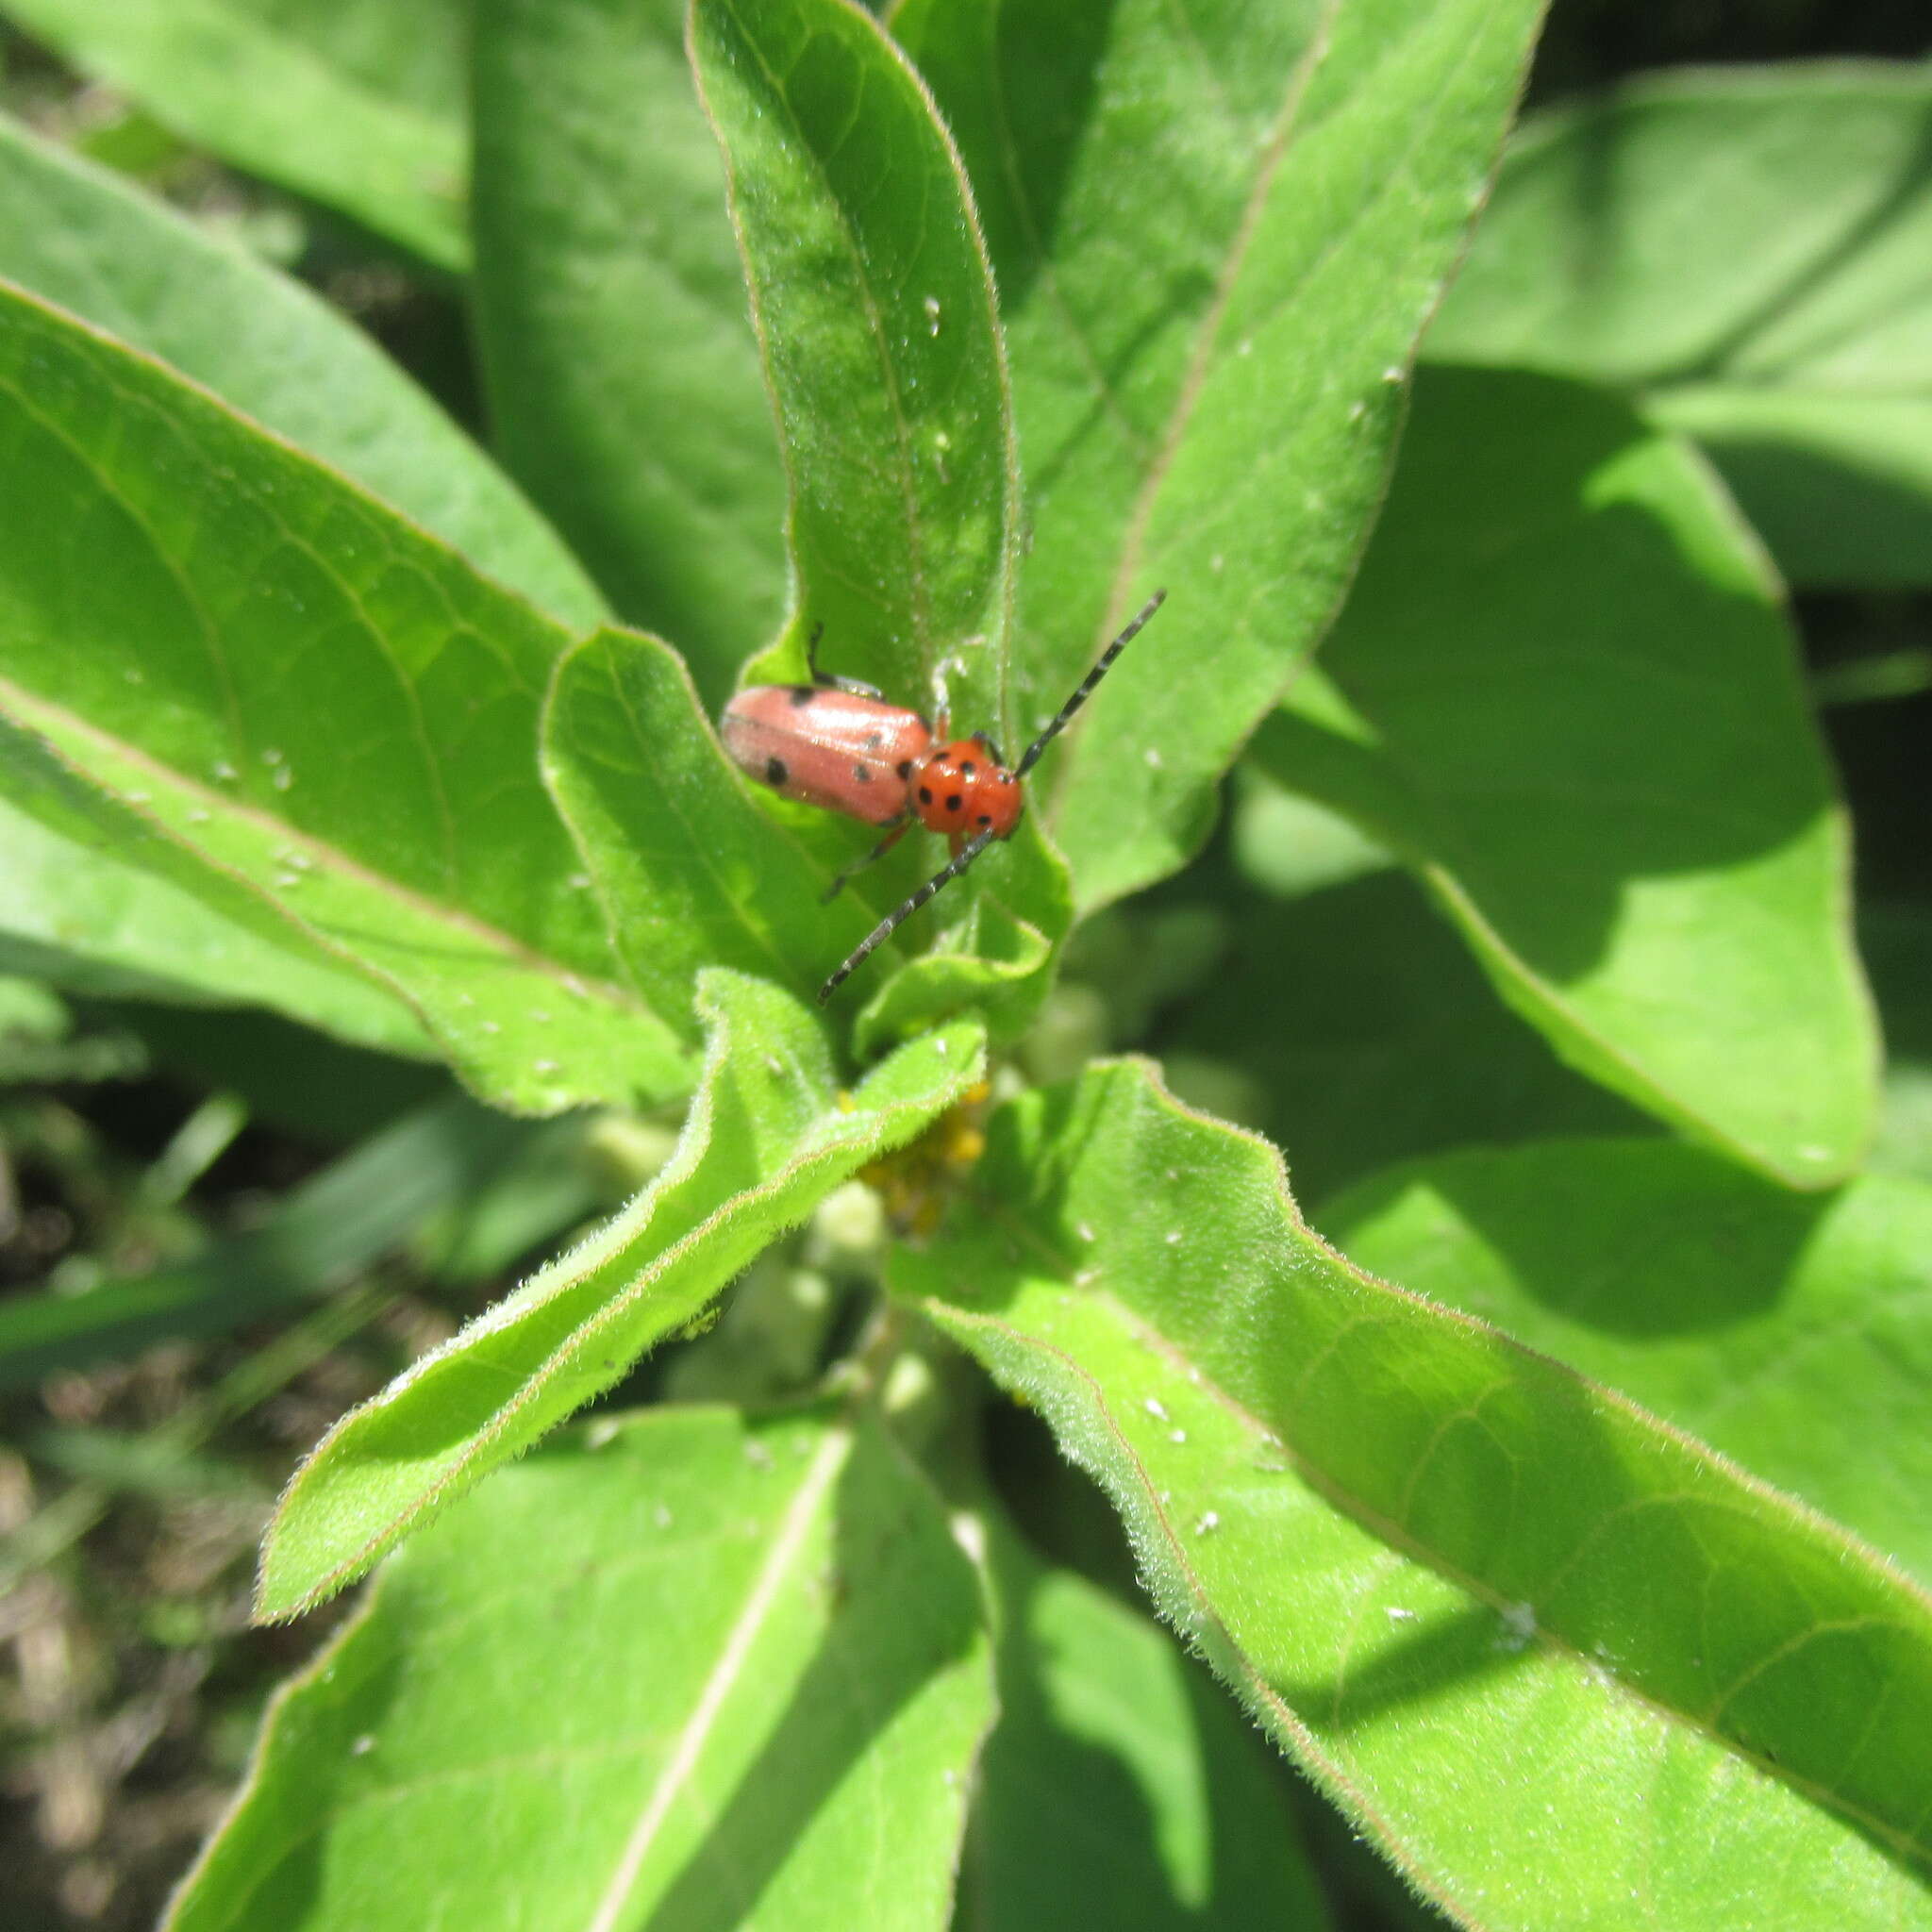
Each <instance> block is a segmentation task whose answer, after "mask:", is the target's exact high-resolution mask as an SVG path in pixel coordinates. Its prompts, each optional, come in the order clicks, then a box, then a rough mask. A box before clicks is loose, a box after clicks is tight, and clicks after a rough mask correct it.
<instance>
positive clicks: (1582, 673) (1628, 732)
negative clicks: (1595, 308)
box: [1254, 368, 1877, 1187]
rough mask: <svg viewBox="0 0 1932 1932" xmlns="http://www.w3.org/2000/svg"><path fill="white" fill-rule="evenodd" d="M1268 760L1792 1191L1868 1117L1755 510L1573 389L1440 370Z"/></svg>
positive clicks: (1825, 799)
mask: <svg viewBox="0 0 1932 1932" xmlns="http://www.w3.org/2000/svg"><path fill="white" fill-rule="evenodd" d="M1254 755H1255V756H1256V758H1257V759H1258V760H1259V762H1260V763H1261V765H1262V766H1263V768H1264V769H1265V770H1266V771H1267V772H1268V774H1269V775H1270V776H1271V777H1273V778H1274V779H1275V780H1276V781H1277V782H1278V783H1281V784H1283V785H1286V786H1288V787H1289V788H1290V789H1291V790H1293V791H1301V792H1304V793H1306V794H1307V796H1309V797H1311V798H1314V799H1316V800H1318V801H1320V802H1321V803H1322V804H1324V805H1325V806H1327V807H1329V808H1331V809H1334V810H1336V811H1340V812H1341V813H1343V814H1345V815H1346V816H1348V817H1349V818H1352V819H1353V820H1355V821H1356V822H1357V824H1360V825H1362V826H1363V827H1364V828H1365V829H1367V830H1368V831H1369V832H1370V833H1371V834H1372V835H1373V836H1374V837H1375V838H1376V839H1378V840H1380V841H1382V842H1383V843H1385V844H1387V845H1389V846H1390V847H1391V848H1392V849H1394V850H1395V851H1397V852H1398V853H1400V854H1401V855H1402V857H1403V858H1405V859H1406V860H1407V862H1408V863H1409V864H1410V865H1412V866H1413V867H1414V868H1415V869H1416V871H1417V872H1418V873H1419V874H1420V875H1421V876H1422V878H1423V879H1424V882H1425V883H1426V884H1427V885H1428V887H1429V889H1430V891H1431V892H1432V893H1433V894H1434V895H1435V897H1436V898H1437V900H1438V901H1439V903H1441V906H1442V907H1443V908H1444V909H1445V910H1446V911H1447V912H1448V914H1449V916H1450V918H1451V919H1453V920H1454V921H1455V922H1456V924H1457V926H1458V927H1459V928H1460V929H1461V931H1462V934H1463V936H1464V938H1465V939H1466V940H1467V941H1468V942H1469V944H1470V947H1471V949H1472V951H1473V952H1474V955H1475V957H1476V958H1477V959H1478V961H1479V962H1480V963H1481V964H1482V966H1483V969H1484V971H1485V972H1487V973H1488V974H1489V975H1490V977H1491V980H1492V981H1493V982H1494V984H1495V986H1496V989H1497V991H1499V992H1500V993H1501V994H1502V996H1503V998H1504V999H1505V1000H1506V1001H1507V1002H1508V1003H1509V1004H1510V1005H1511V1006H1513V1007H1514V1008H1516V1009H1517V1011H1518V1012H1520V1013H1521V1014H1522V1015H1523V1016H1524V1018H1525V1019H1526V1020H1528V1021H1529V1023H1530V1024H1532V1025H1534V1026H1536V1027H1538V1028H1539V1029H1540V1030H1541V1032H1542V1033H1543V1034H1544V1036H1545V1037H1546V1038H1547V1039H1548V1040H1549V1041H1550V1043H1551V1044H1552V1045H1553V1046H1554V1047H1555V1048H1556V1050H1557V1053H1558V1054H1560V1055H1561V1056H1562V1057H1563V1058H1565V1059H1566V1060H1568V1061H1569V1062H1570V1063H1571V1064H1572V1065H1573V1066H1574V1067H1576V1068H1577V1069H1578V1070H1579V1071H1581V1072H1583V1073H1585V1074H1589V1075H1590V1076H1591V1078H1593V1079H1595V1080H1598V1081H1600V1082H1602V1083H1603V1084H1604V1085H1605V1086H1607V1087H1608V1088H1610V1089H1611V1090H1612V1091H1616V1092H1619V1093H1622V1094H1623V1095H1624V1097H1625V1098H1627V1099H1629V1100H1631V1101H1633V1102H1635V1103H1636V1104H1637V1105H1638V1106H1639V1107H1641V1108H1645V1109H1647V1110H1648V1111H1650V1112H1652V1113H1655V1114H1657V1115H1658V1116H1659V1117H1661V1118H1662V1119H1664V1120H1666V1121H1669V1122H1670V1123H1672V1124H1674V1125H1675V1126H1677V1127H1679V1128H1681V1129H1683V1130H1684V1131H1687V1132H1689V1133H1691V1134H1693V1135H1695V1136H1697V1137H1698V1138H1699V1139H1702V1140H1705V1141H1708V1142H1710V1143H1711V1144H1713V1145H1715V1146H1718V1147H1720V1148H1723V1149H1724V1150H1725V1151H1726V1152H1727V1153H1729V1154H1731V1155H1732V1156H1733V1157H1734V1158H1741V1159H1743V1160H1746V1161H1749V1162H1750V1163H1752V1164H1753V1165H1754V1166H1757V1167H1759V1168H1761V1169H1763V1170H1765V1171H1766V1172H1768V1173H1771V1174H1775V1175H1777V1176H1779V1177H1780V1178H1782V1179H1784V1180H1786V1181H1788V1182H1790V1183H1791V1184H1793V1185H1796V1186H1800V1187H1817V1186H1821V1185H1823V1184H1824V1183H1825V1182H1828V1181H1830V1180H1833V1179H1835V1178H1837V1177H1838V1176H1840V1175H1841V1174H1844V1173H1845V1172H1846V1170H1847V1169H1848V1168H1850V1167H1851V1166H1853V1165H1854V1164H1855V1163H1856V1162H1857V1159H1858V1158H1859V1156H1860V1154H1861V1153H1862V1151H1863V1149H1864V1147H1865V1145H1866V1143H1867V1141H1869V1139H1870V1137H1871V1133H1872V1124H1873V1116H1874V1106H1875V1099H1876V1062H1877V1041H1876V1036H1875V1029H1874V1025H1873V1021H1872V1012H1871V1003H1870V998H1869V995H1868V994H1867V992H1866V991H1865V987H1864V983H1863V980H1862V977H1861V976H1860V974H1859V972H1858V967H1857V956H1856V954H1855V952H1854V950H1853V947H1852V942H1851V935H1850V931H1849V907H1848V901H1849V873H1850V853H1849V850H1848V841H1847V838H1846V826H1845V822H1844V813H1843V810H1842V808H1841V807H1840V804H1839V801H1838V798H1837V796H1836V791H1835V787H1834V784H1833V780H1832V776H1831V774H1830V772H1829V770H1828V768H1827V766H1826V764H1825V760H1824V755H1823V751H1822V748H1821V746H1820V744H1819V741H1818V736H1817V732H1816V728H1815V726H1814V725H1813V724H1812V722H1811V719H1810V717H1809V715H1808V712H1807V707H1806V703H1805V698H1804V693H1803V691H1802V688H1801V686H1800V683H1799V678H1798V672H1797V664H1796V650H1795V644H1794V641H1793V639H1792V637H1791V634H1790V628H1789V626H1788V625H1787V623H1786V621H1785V618H1784V615H1783V612H1782V610H1781V609H1780V608H1779V599H1778V593H1777V590H1776V587H1775V585H1774V584H1773V583H1772V582H1770V581H1769V580H1768V577H1767V575H1766V573H1765V572H1764V569H1763V567H1762V563H1761V559H1760V557H1759V554H1758V552H1757V548H1756V546H1755V544H1754V543H1753V542H1752V541H1751V539H1750V536H1749V533H1748V532H1746V531H1744V530H1742V529H1741V528H1740V526H1739V525H1738V524H1737V521H1736V519H1735V516H1734V514H1733V512H1732V510H1731V508H1730V506H1729V504H1728V503H1727V502H1726V500H1725V499H1724V496H1723V494H1722V493H1721V492H1720V491H1717V490H1716V489H1714V488H1713V486H1712V485H1711V483H1710V480H1709V478H1708V476H1707V473H1706V472H1705V470H1704V469H1703V467H1702V465H1700V464H1699V463H1698V462H1697V461H1696V460H1695V459H1694V458H1693V457H1692V456H1691V454H1690V453H1689V452H1688V451H1686V450H1685V449H1684V448H1683V447H1682V446H1681V445H1680V444H1679V443H1678V442H1677V441H1675V440H1674V438H1672V437H1669V436H1667V435H1665V434H1663V433H1661V432H1659V431H1657V430H1656V429H1653V428H1650V427H1648V426H1647V425H1645V424H1644V423H1643V422H1642V421H1641V419H1640V418H1639V417H1638V416H1637V415H1636V414H1635V413H1634V412H1633V411H1632V410H1630V408H1628V407H1627V406H1626V405H1624V403H1622V402H1620V401H1618V400H1617V399H1615V398H1614V397H1611V396H1608V395H1606V394H1604V393H1603V392H1602V391H1596V390H1593V389H1591V388H1589V387H1588V386H1586V385H1582V384H1578V383H1574V382H1566V381H1559V380H1555V379H1552V378H1549V377H1545V376H1535V375H1518V374H1512V373H1508V372H1505V371H1491V370H1452V369H1446V368H1429V369H1426V370H1424V374H1423V379H1422V380H1421V382H1420V383H1419V384H1418V387H1417V391H1416V412H1415V419H1414V422H1413V424H1412V425H1411V426H1410V430H1409V434H1408V437H1407V441H1406V442H1405V444H1404V449H1403V460H1402V462H1401V464H1400V465H1399V466H1398V468H1397V470H1396V474H1395V481H1394V485H1393V488H1392V489H1391V493H1390V499H1389V508H1388V509H1387V511H1386V512H1385V514H1384V516H1383V519H1382V522H1381V525H1380V526H1379V528H1378V529H1377V531H1376V535H1375V541H1374V543H1373V544H1372V545H1371V546H1370V551H1369V555H1368V558H1366V560H1365V561H1364V563H1363V566H1362V574H1361V576H1360V579H1359V581H1358V582H1357V585H1356V588H1355V591H1354V592H1353V594H1352V595H1351V596H1350V598H1349V602H1348V607H1347V608H1346V609H1345V610H1344V611H1343V613H1342V616H1341V622H1340V623H1339V624H1338V625H1337V626H1336V630H1335V634H1334V636H1333V637H1332V638H1331V639H1330V640H1329V641H1328V643H1327V645H1326V646H1325V647H1324V653H1323V658H1322V662H1321V665H1320V667H1319V669H1318V670H1317V671H1316V672H1314V673H1312V674H1310V675H1307V676H1306V677H1304V678H1303V679H1302V680H1301V681H1300V682H1299V683H1298V684H1297V685H1296V686H1295V687H1294V688H1293V690H1291V692H1290V693H1289V697H1288V701H1287V703H1286V704H1285V705H1284V707H1283V708H1282V709H1281V710H1280V711H1279V712H1277V713H1276V715H1275V716H1274V718H1272V719H1271V720H1270V721H1269V722H1268V724H1266V725H1265V726H1264V727H1263V728H1262V730H1261V732H1260V733H1259V734H1258V735H1257V739H1256V741H1255V747H1254Z"/></svg>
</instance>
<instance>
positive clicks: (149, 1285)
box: [0, 1099, 531, 1389]
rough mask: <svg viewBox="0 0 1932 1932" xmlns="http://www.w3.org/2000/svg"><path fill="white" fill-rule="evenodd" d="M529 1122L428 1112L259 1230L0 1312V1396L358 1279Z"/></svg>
mask: <svg viewBox="0 0 1932 1932" xmlns="http://www.w3.org/2000/svg"><path fill="white" fill-rule="evenodd" d="M530 1133H531V1129H530V1128H529V1127H528V1126H527V1125H526V1124H524V1123H523V1122H520V1121H511V1120H506V1119H505V1118H504V1117H503V1116H502V1115H501V1114H493V1113H488V1112H486V1111H484V1109H483V1108H479V1107H477V1106H475V1103H474V1102H471V1101H468V1100H461V1099H450V1100H447V1101H442V1102H440V1103H438V1104H436V1105H433V1106H429V1107H425V1108H419V1109H418V1110H416V1111H415V1112H413V1113H410V1114H408V1115H406V1116H405V1117H404V1118H403V1119H402V1120H400V1121H398V1122H397V1123H396V1124H394V1125H393V1126H391V1127H388V1128H386V1129H384V1131H383V1132H381V1133H379V1134H375V1135H372V1136H371V1137H370V1139H369V1140H368V1141H365V1142H364V1143H363V1144H362V1145H361V1146H360V1147H358V1148H356V1149H355V1150H354V1151H353V1152H352V1153H349V1154H346V1155H344V1156H343V1157H342V1158H341V1159H340V1160H338V1161H336V1162H334V1163H333V1164H332V1165H331V1166H328V1167H325V1168H324V1169H323V1171H322V1172H321V1173H320V1174H316V1175H315V1176H314V1177H313V1178H312V1179H310V1180H308V1181H305V1182H303V1184H302V1185H301V1186H300V1187H298V1188H295V1189H293V1190H291V1191H290V1192H289V1193H288V1194H286V1195H285V1196H283V1197H282V1199H281V1200H280V1201H278V1202H277V1203H276V1205H275V1209H274V1211H273V1212H272V1213H271V1214H270V1215H269V1216H268V1217H267V1219H266V1220H264V1221H263V1222H262V1224H260V1225H259V1226H258V1227H255V1228H252V1229H250V1230H249V1231H248V1232H247V1233H245V1234H241V1235H237V1236H236V1237H234V1239H232V1240H230V1241H222V1242H219V1243H217V1244H216V1245H215V1246H213V1247H211V1248H210V1249H209V1250H208V1252H207V1253H206V1254H203V1255H198V1256H196V1257H194V1258H193V1259H192V1260H190V1261H185V1262H182V1263H180V1264H178V1265H176V1266H175V1267H169V1268H159V1269H156V1270H153V1271H152V1272H150V1273H148V1274H141V1275H133V1276H128V1277H125V1278H123V1279H119V1280H108V1281H103V1282H101V1283H99V1284H98V1285H97V1286H95V1287H93V1288H91V1289H90V1290H88V1291H87V1292H86V1293H85V1294H55V1293H52V1292H42V1293H40V1294H32V1295H25V1294H24V1295H14V1296H11V1297H9V1298H8V1300H7V1301H6V1302H4V1303H0V1388H6V1389H18V1388H23V1387H25V1386H26V1385H28V1384H30V1383H33V1382H37V1381H39V1380H40V1378H41V1377H42V1376H43V1375H45V1374H48V1373H49V1372H51V1371H52V1370H55V1369H75V1368H82V1367H86V1366H88V1365H90V1364H92V1363H94V1362H98V1361H103V1360H125V1359H126V1358H127V1357H129V1356H131V1355H134V1354H137V1353H138V1352H139V1351H140V1350H142V1349H143V1348H147V1347H149V1346H151V1345H152V1344H153V1343H155V1342H157V1341H170V1340H175V1339H177V1338H183V1337H192V1336H208V1335H228V1334H232V1333H233V1332H234V1331H235V1330H237V1329H238V1328H242V1327H243V1326H245V1325H246V1324H248V1323H250V1322H259V1321H261V1320H263V1319H264V1318H265V1317H268V1316H271V1315H274V1314H276V1313H280V1312H281V1311H283V1310H285V1309H286V1308H287V1307H288V1306H289V1304H290V1303H291V1302H300V1301H304V1300H308V1299H309V1298H311V1297H314V1296H318V1295H322V1294H326V1293H328V1292H329V1291H331V1290H334V1289H339V1288H341V1287H342V1286H344V1285H345V1284H346V1283H348V1282H349V1281H352V1280H353V1279H354V1278H355V1277H356V1276H357V1275H358V1274H360V1273H361V1272H362V1271H363V1270H364V1269H365V1268H367V1267H368V1266H369V1265H370V1263H371V1262H373V1261H375V1260H376V1259H378V1258H379V1257H381V1256H383V1255H384V1254H387V1253H388V1252H389V1251H390V1250H391V1249H392V1248H394V1247H395V1246H397V1244H398V1243H399V1242H401V1241H403V1240H404V1238H405V1237H406V1236H407V1235H408V1233H409V1231H410V1230H411V1229H412V1228H413V1227H415V1226H417V1225H418V1224H420V1223H422V1222H423V1221H424V1220H425V1218H427V1217H428V1216H429V1215H431V1214H433V1213H435V1212H437V1211H438V1210H440V1209H441V1208H447V1207H449V1206H451V1205H452V1204H454V1203H457V1202H459V1201H464V1200H468V1199H470V1198H471V1197H473V1196H475V1194H477V1193H478V1192H479V1191H481V1189H482V1188H483V1186H484V1184H485V1183H486V1182H487V1181H489V1180H490V1179H491V1178H492V1177H493V1175H494V1174H496V1173H497V1172H498V1171H499V1170H500V1169H502V1168H503V1167H504V1165H505V1164H506V1162H507V1161H508V1158H509V1157H510V1156H511V1155H512V1154H513V1153H514V1152H515V1151H516V1150H517V1149H518V1148H519V1147H520V1146H521V1145H522V1144H523V1143H524V1142H525V1141H527V1140H528V1138H529V1136H530Z"/></svg>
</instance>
